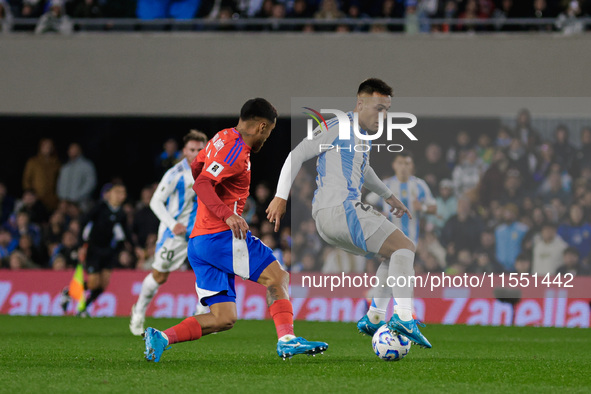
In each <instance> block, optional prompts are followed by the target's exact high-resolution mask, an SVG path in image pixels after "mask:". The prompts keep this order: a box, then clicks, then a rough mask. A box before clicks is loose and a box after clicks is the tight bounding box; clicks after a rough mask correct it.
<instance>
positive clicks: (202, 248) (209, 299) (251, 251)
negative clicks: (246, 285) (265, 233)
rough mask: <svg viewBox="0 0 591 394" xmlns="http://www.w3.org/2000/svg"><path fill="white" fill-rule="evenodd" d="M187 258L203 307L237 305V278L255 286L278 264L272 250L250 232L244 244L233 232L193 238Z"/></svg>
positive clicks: (228, 231) (190, 241)
mask: <svg viewBox="0 0 591 394" xmlns="http://www.w3.org/2000/svg"><path fill="white" fill-rule="evenodd" d="M188 257H189V262H190V263H191V267H192V268H193V272H195V279H196V280H195V284H196V286H195V287H196V289H197V295H198V296H199V300H200V301H201V303H202V304H203V305H213V304H217V303H219V302H236V291H235V289H234V276H235V275H238V276H240V277H242V278H243V279H248V280H251V281H253V282H256V281H257V280H258V279H259V276H261V273H262V272H263V271H264V270H265V268H267V267H268V266H269V265H270V264H271V263H272V262H274V261H275V260H277V258H275V256H273V251H272V250H271V248H269V247H268V246H267V245H265V244H264V243H263V242H262V241H261V240H260V239H258V238H257V237H255V236H253V235H252V234H251V232H250V231H249V232H248V233H247V234H246V239H245V240H238V239H235V238H234V237H233V236H232V231H231V230H227V231H222V232H221V233H215V234H206V235H199V236H197V237H194V238H191V239H190V240H189V249H188Z"/></svg>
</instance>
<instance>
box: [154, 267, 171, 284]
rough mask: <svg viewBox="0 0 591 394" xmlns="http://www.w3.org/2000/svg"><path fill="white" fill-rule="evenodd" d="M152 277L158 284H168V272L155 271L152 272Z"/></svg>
mask: <svg viewBox="0 0 591 394" xmlns="http://www.w3.org/2000/svg"><path fill="white" fill-rule="evenodd" d="M152 276H153V277H154V281H156V283H158V284H159V285H162V284H164V283H165V282H166V279H168V272H160V271H156V270H154V271H152Z"/></svg>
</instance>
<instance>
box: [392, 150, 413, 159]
mask: <svg viewBox="0 0 591 394" xmlns="http://www.w3.org/2000/svg"><path fill="white" fill-rule="evenodd" d="M399 157H410V158H411V159H413V160H414V157H413V156H412V152H410V151H408V150H402V151H400V152H396V157H394V160H396V159H398V158H399Z"/></svg>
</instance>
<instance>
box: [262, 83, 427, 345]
mask: <svg viewBox="0 0 591 394" xmlns="http://www.w3.org/2000/svg"><path fill="white" fill-rule="evenodd" d="M391 95H392V88H391V87H390V86H388V85H387V84H386V83H385V82H384V81H382V80H379V79H376V78H370V79H367V80H365V81H363V82H362V83H361V85H360V86H359V89H358V91H357V102H356V106H355V109H354V111H352V112H349V113H348V114H347V117H348V118H349V120H348V125H347V126H348V129H349V135H348V137H349V138H347V139H341V138H340V136H339V123H341V122H343V121H347V120H346V119H342V120H336V121H335V120H332V119H331V120H329V121H328V122H327V125H328V130H326V129H325V128H323V127H320V128H319V129H317V130H316V131H315V132H314V138H313V139H311V140H309V139H304V140H303V141H302V142H301V143H300V144H298V146H297V147H296V148H295V149H293V150H292V151H291V153H290V154H289V156H288V157H287V159H286V161H285V164H284V165H283V168H282V170H281V175H280V177H279V183H278V186H277V193H276V195H275V198H274V199H273V201H271V204H269V207H268V208H267V218H268V219H269V220H270V221H271V222H274V223H275V230H276V231H277V230H278V229H279V220H280V219H281V217H282V216H283V215H284V214H285V210H286V204H287V198H288V196H289V190H290V188H291V184H292V182H293V179H294V178H295V176H296V175H297V173H298V172H299V170H300V168H301V166H302V163H303V162H304V161H306V160H309V159H311V158H313V157H316V156H318V160H317V165H316V169H317V172H318V176H317V178H316V184H317V189H316V191H315V193H314V200H313V201H312V217H313V218H314V220H315V221H316V228H317V229H318V233H319V234H320V236H321V237H322V238H323V239H324V240H325V241H326V242H328V243H329V244H331V245H333V246H336V247H339V248H341V249H344V250H346V251H348V252H351V253H355V254H358V255H366V256H372V255H375V254H379V255H381V256H383V257H385V258H387V259H389V262H390V268H389V272H388V274H389V275H390V276H394V277H399V276H404V277H409V276H413V275H414V269H413V264H414V252H415V245H414V243H413V242H412V241H411V240H410V239H408V237H407V236H406V235H404V233H403V232H402V231H400V230H399V229H398V228H397V227H396V226H395V225H394V224H393V223H392V222H390V221H388V220H387V219H386V217H385V216H383V215H382V214H380V213H379V212H378V211H376V210H375V209H373V208H372V207H371V206H370V205H366V204H363V203H362V202H361V188H362V186H365V187H367V188H368V189H369V190H370V191H373V192H374V193H376V194H378V195H379V196H380V197H382V198H383V199H384V200H385V201H386V202H387V203H388V204H389V205H390V206H391V207H392V212H393V214H394V216H396V217H397V218H400V217H402V216H403V215H404V214H407V215H409V217H410V218H411V219H412V216H411V214H410V212H409V210H408V208H407V207H406V206H405V205H404V204H402V202H401V201H400V200H399V199H398V198H397V197H396V196H394V194H393V193H392V191H390V189H388V187H387V186H386V185H384V183H383V182H382V181H381V180H380V179H379V178H378V176H377V175H376V173H375V171H374V170H373V169H372V168H371V166H370V165H369V152H368V151H366V149H355V148H354V147H355V146H356V145H358V144H365V145H367V144H369V143H371V142H370V141H364V140H362V139H360V138H359V137H358V136H357V135H355V134H354V133H353V122H352V121H353V119H354V118H355V116H357V118H358V122H359V131H360V133H362V134H367V132H368V131H369V132H371V133H375V132H376V131H377V130H378V129H379V127H380V124H379V118H380V116H379V115H380V113H381V114H382V115H383V118H384V119H385V118H386V114H387V111H388V109H389V108H390V105H391V102H392V99H391ZM321 146H322V147H327V149H323V150H320V147H321ZM360 151H363V152H360ZM384 280H385V279H384ZM412 291H413V286H412V284H411V286H406V287H393V288H392V295H393V296H394V298H395V299H396V302H397V305H396V307H395V309H394V314H393V316H392V319H390V322H389V323H388V326H389V328H390V329H391V330H392V331H396V332H400V333H401V334H403V335H405V336H407V337H408V338H410V339H411V340H412V341H413V342H415V343H417V344H419V345H420V346H424V347H431V344H430V343H429V341H428V340H427V338H425V337H424V336H423V335H422V334H421V333H420V331H419V328H418V325H417V323H418V322H417V321H416V320H414V319H413V317H412Z"/></svg>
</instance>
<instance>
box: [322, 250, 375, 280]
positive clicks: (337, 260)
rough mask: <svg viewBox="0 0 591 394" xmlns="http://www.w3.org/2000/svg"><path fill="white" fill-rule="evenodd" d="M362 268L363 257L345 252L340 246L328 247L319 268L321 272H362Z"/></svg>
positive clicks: (363, 263) (363, 264)
mask: <svg viewBox="0 0 591 394" xmlns="http://www.w3.org/2000/svg"><path fill="white" fill-rule="evenodd" d="M364 270H365V258H363V257H362V256H356V255H353V254H350V253H347V252H345V251H344V250H343V249H341V248H330V251H329V252H328V253H327V254H326V258H325V259H324V264H323V265H322V269H321V271H322V273H323V274H338V273H341V272H344V273H351V272H364Z"/></svg>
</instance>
